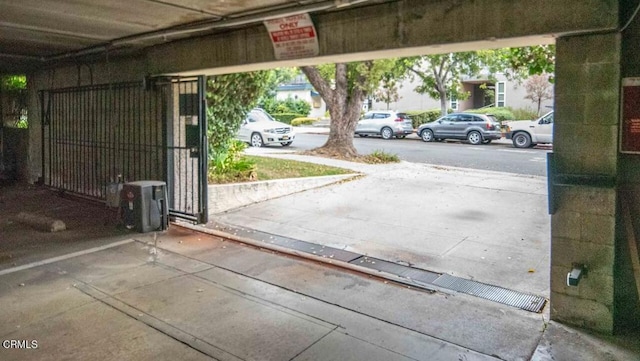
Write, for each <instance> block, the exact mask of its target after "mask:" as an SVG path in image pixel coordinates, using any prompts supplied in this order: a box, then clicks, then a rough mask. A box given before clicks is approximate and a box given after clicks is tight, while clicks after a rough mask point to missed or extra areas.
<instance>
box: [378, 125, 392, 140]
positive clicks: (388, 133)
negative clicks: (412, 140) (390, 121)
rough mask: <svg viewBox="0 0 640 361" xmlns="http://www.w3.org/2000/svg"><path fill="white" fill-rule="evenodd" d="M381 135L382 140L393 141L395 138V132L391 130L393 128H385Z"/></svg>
mask: <svg viewBox="0 0 640 361" xmlns="http://www.w3.org/2000/svg"><path fill="white" fill-rule="evenodd" d="M380 135H382V139H387V140H388V139H391V138H393V130H391V128H389V127H384V128H382V130H381V131H380Z"/></svg>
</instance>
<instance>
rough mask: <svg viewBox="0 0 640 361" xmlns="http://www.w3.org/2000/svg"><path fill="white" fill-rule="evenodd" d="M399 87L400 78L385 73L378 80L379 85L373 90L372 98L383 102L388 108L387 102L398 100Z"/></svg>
mask: <svg viewBox="0 0 640 361" xmlns="http://www.w3.org/2000/svg"><path fill="white" fill-rule="evenodd" d="M401 87H402V85H401V84H400V79H398V78H395V77H394V76H393V75H392V74H385V75H384V76H383V78H382V80H381V81H380V87H379V88H378V89H376V90H375V91H374V93H373V98H374V99H375V100H376V101H379V102H383V103H385V104H386V105H387V110H388V109H389V104H391V103H393V102H397V101H398V100H400V94H399V93H398V91H399V90H400V88H401Z"/></svg>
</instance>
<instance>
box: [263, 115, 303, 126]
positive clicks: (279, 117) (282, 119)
mask: <svg viewBox="0 0 640 361" xmlns="http://www.w3.org/2000/svg"><path fill="white" fill-rule="evenodd" d="M271 115H272V116H273V117H274V118H275V119H276V120H278V121H280V122H283V123H287V124H291V121H292V120H294V119H296V118H302V117H305V116H306V115H305V114H300V113H276V114H271Z"/></svg>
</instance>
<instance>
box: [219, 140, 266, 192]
mask: <svg viewBox="0 0 640 361" xmlns="http://www.w3.org/2000/svg"><path fill="white" fill-rule="evenodd" d="M246 147H247V145H246V144H245V143H243V142H241V141H239V140H236V139H231V140H229V144H228V146H227V148H226V149H225V150H224V151H219V152H217V153H215V154H214V156H213V158H211V161H210V164H209V178H210V179H212V180H216V182H220V181H221V180H222V179H227V180H228V179H245V178H251V177H252V175H253V174H254V172H255V162H253V161H251V160H249V159H247V158H246V157H243V156H242V151H243V150H244V149H245V148H246Z"/></svg>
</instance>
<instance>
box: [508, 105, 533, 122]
mask: <svg viewBox="0 0 640 361" xmlns="http://www.w3.org/2000/svg"><path fill="white" fill-rule="evenodd" d="M510 110H511V112H512V113H513V119H515V120H533V119H537V118H538V117H539V115H538V113H536V111H535V110H533V109H531V108H518V109H511V108H510Z"/></svg>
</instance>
